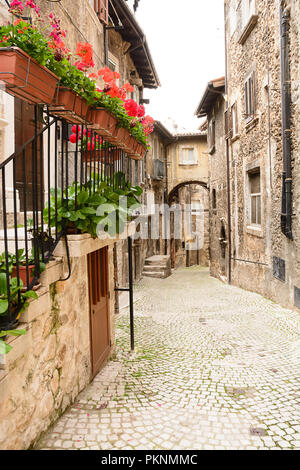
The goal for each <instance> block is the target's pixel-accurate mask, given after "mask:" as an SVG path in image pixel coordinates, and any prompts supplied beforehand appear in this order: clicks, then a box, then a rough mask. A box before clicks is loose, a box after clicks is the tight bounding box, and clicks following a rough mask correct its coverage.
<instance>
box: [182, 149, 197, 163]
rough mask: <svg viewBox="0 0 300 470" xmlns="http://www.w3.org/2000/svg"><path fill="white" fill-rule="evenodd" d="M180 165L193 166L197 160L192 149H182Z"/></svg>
mask: <svg viewBox="0 0 300 470" xmlns="http://www.w3.org/2000/svg"><path fill="white" fill-rule="evenodd" d="M180 164H181V165H195V164H197V158H196V153H195V149H194V147H183V148H182V149H181V152H180Z"/></svg>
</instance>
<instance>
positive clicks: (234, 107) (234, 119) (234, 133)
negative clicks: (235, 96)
mask: <svg viewBox="0 0 300 470" xmlns="http://www.w3.org/2000/svg"><path fill="white" fill-rule="evenodd" d="M231 121H232V122H231V124H232V137H236V136H237V135H238V133H239V128H238V116H237V103H234V104H233V105H232V106H231Z"/></svg>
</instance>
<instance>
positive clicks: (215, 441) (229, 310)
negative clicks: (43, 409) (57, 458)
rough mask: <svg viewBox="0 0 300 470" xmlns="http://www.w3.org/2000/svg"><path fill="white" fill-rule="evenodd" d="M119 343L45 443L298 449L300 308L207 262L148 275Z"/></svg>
mask: <svg viewBox="0 0 300 470" xmlns="http://www.w3.org/2000/svg"><path fill="white" fill-rule="evenodd" d="M136 295H137V298H138V300H137V301H136V303H135V315H136V352H135V353H134V354H133V355H131V354H130V353H129V348H130V347H129V344H130V342H129V321H128V318H129V315H128V310H127V309H124V310H123V312H122V314H120V315H119V316H118V318H117V335H118V340H117V350H116V355H115V357H114V358H113V360H112V361H111V362H109V363H108V364H107V366H106V367H105V368H104V370H103V371H102V372H101V373H100V374H99V375H98V376H97V377H96V379H95V380H94V382H93V383H92V384H91V385H89V386H88V387H87V388H86V390H85V391H83V392H82V393H81V394H80V396H79V397H78V400H77V402H76V404H75V405H74V406H72V407H71V408H69V410H68V411H67V412H66V413H65V414H64V415H63V416H62V417H61V418H60V419H59V421H58V422H57V423H56V424H55V425H54V426H53V427H52V429H50V431H49V432H48V433H47V434H46V435H45V436H44V437H43V438H42V439H41V440H40V442H39V443H38V445H37V448H39V449H106V450H108V449H119V450H121V449H146V450H151V449H167V450H170V449H176V450H184V449H262V448H268V449H273V448H281V449H292V448H299V449H300V419H299V418H300V406H299V403H300V385H299V368H300V365H299V347H300V315H299V314H298V313H297V312H293V311H290V310H286V309H283V308H281V307H280V306H279V305H277V304H274V303H273V302H271V301H269V300H266V299H264V298H262V297H261V296H259V295H257V294H253V293H249V292H245V291H243V290H241V289H238V288H235V287H229V286H227V285H224V284H222V283H221V282H219V281H218V280H216V279H213V278H210V277H209V275H208V271H207V270H206V269H203V268H188V269H180V270H177V271H176V272H175V273H174V274H173V275H172V276H171V277H169V278H168V279H165V280H161V279H152V278H148V279H143V281H142V282H141V283H140V284H139V285H138V286H137V288H136Z"/></svg>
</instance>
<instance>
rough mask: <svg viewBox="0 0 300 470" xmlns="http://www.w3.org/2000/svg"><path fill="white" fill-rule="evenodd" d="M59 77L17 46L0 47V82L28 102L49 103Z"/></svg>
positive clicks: (8, 90)
mask: <svg viewBox="0 0 300 470" xmlns="http://www.w3.org/2000/svg"><path fill="white" fill-rule="evenodd" d="M58 80H59V78H58V77H57V76H56V75H54V73H52V72H50V70H48V69H47V68H46V67H44V66H43V65H40V64H39V63H38V62H37V61H36V60H34V59H32V57H30V56H29V55H28V54H26V52H24V51H22V49H19V48H18V47H9V48H7V47H3V48H0V83H1V82H2V83H4V84H5V85H6V91H7V93H10V94H11V95H13V96H16V97H18V98H20V99H22V100H25V101H28V102H29V103H35V104H51V103H52V101H53V98H54V95H55V90H56V87H57V83H58Z"/></svg>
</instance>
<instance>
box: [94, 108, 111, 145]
mask: <svg viewBox="0 0 300 470" xmlns="http://www.w3.org/2000/svg"><path fill="white" fill-rule="evenodd" d="M87 120H88V121H89V122H91V123H92V124H91V125H89V126H88V127H89V129H93V130H94V131H95V132H97V133H98V134H100V135H101V136H103V137H107V140H108V141H109V137H112V136H115V132H116V127H117V119H116V118H115V117H114V116H113V115H112V114H110V113H109V112H108V111H107V110H106V109H105V108H92V109H90V110H89V112H88V114H87Z"/></svg>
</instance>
